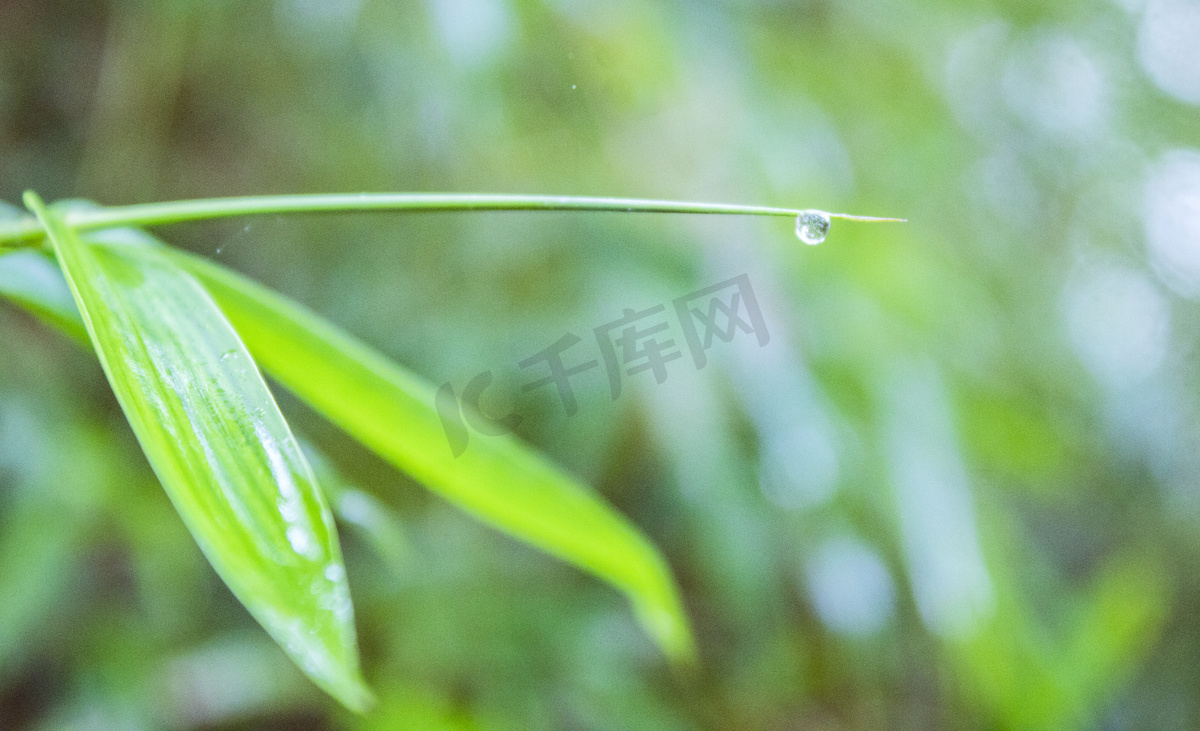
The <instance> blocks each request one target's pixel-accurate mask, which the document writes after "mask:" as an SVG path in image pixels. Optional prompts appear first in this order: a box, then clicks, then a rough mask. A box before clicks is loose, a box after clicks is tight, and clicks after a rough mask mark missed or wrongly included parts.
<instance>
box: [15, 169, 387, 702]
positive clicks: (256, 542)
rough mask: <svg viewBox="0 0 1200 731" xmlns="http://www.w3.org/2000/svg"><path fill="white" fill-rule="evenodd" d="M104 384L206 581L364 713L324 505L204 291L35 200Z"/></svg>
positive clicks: (346, 596)
mask: <svg viewBox="0 0 1200 731" xmlns="http://www.w3.org/2000/svg"><path fill="white" fill-rule="evenodd" d="M26 204H27V205H28V206H29V208H30V209H31V210H32V211H33V212H34V213H35V214H36V215H37V217H38V220H39V221H40V223H41V224H42V226H43V227H44V228H45V230H46V232H47V233H48V234H49V236H50V240H51V242H52V244H53V247H54V251H55V254H56V255H57V257H58V260H59V263H60V265H61V267H62V271H63V273H64V274H65V275H66V279H67V282H68V284H69V285H70V287H71V290H72V293H73V294H74V298H75V303H76V305H77V306H78V309H79V312H80V314H82V316H83V322H84V324H85V325H86V327H87V331H88V334H89V335H90V338H91V341H92V344H93V345H94V346H95V349H96V353H97V354H98V355H99V357H100V362H101V364H102V365H103V367H104V371H105V373H106V375H107V376H108V380H109V383H110V384H111V385H112V387H113V391H114V392H115V393H116V395H117V399H118V401H119V402H120V404H121V407H122V409H123V410H124V412H125V415H126V417H127V418H128V420H129V423H130V425H131V426H132V427H133V430H134V433H135V434H136V435H137V438H138V441H139V442H140V444H141V446H142V449H143V450H144V451H145V453H146V457H147V458H148V460H149V462H150V464H151V466H152V467H153V468H154V471H155V473H156V474H157V475H158V477H159V480H160V481H161V482H162V484H163V487H164V488H165V489H166V491H167V494H168V495H169V496H170V498H171V500H172V502H173V503H174V504H175V507H176V509H177V510H178V511H179V514H180V515H181V516H182V517H183V519H184V522H185V523H186V524H187V526H188V528H189V530H190V531H191V533H192V535H193V536H194V537H195V538H196V542H197V543H199V545H200V548H201V549H202V550H203V551H204V553H205V555H206V556H207V557H208V560H209V561H210V562H211V563H212V565H213V567H214V568H215V569H216V570H217V573H218V574H219V575H220V576H221V578H222V579H224V581H225V583H226V584H228V585H229V587H230V589H231V590H232V591H233V593H234V594H235V595H236V596H237V597H238V599H239V600H241V602H242V603H243V604H244V605H245V606H246V608H247V609H248V610H249V611H250V613H251V614H252V615H253V616H254V617H255V618H256V619H257V620H258V621H259V622H260V623H261V624H262V625H263V627H265V628H266V629H267V631H268V632H269V633H270V634H271V635H272V637H274V638H275V640H276V641H277V642H278V643H279V644H280V645H281V646H282V647H283V648H284V650H286V651H287V652H288V654H289V655H291V657H292V658H293V659H294V660H295V661H296V662H297V664H299V665H300V667H301V668H302V669H303V670H304V671H305V672H306V673H307V674H308V675H309V677H311V678H312V679H313V680H314V681H315V682H316V683H317V684H318V685H320V686H321V687H322V688H324V689H325V690H327V691H328V692H329V693H331V694H332V695H334V696H335V697H336V698H338V700H340V701H341V702H342V703H344V704H345V705H346V706H348V707H350V708H352V709H355V710H362V709H364V708H365V707H366V706H367V705H368V703H369V701H370V692H369V691H368V690H367V689H366V687H365V684H364V683H363V681H362V678H361V675H360V672H359V666H358V654H357V646H356V640H355V631H354V624H353V609H352V607H351V603H350V593H349V588H348V585H347V582H346V574H345V569H344V567H343V564H342V558H341V552H340V548H339V546H338V542H337V535H336V533H335V531H334V527H333V520H332V518H331V516H330V512H329V508H328V506H327V505H326V504H325V502H324V500H323V498H322V496H321V494H320V492H319V491H318V490H317V488H316V484H315V481H314V479H313V476H312V470H311V468H310V467H309V465H308V462H307V461H306V460H305V458H304V456H303V454H302V453H301V451H300V448H299V446H298V444H297V443H296V440H295V438H294V437H293V435H292V433H291V431H290V430H289V428H288V425H287V423H286V422H285V421H284V419H283V416H282V415H281V414H280V412H279V409H278V407H277V406H276V404H275V401H274V399H273V398H272V397H271V394H270V392H269V391H268V390H267V387H266V384H265V383H264V382H263V380H262V376H261V375H259V372H258V370H257V368H256V367H255V363H254V361H253V360H251V358H250V355H249V353H248V352H247V351H246V348H245V346H244V345H243V343H242V341H241V340H240V339H239V338H238V335H237V333H235V332H234V330H233V328H232V327H230V324H229V322H228V321H227V320H226V319H225V317H224V316H223V315H222V313H221V311H220V310H219V309H218V308H217V307H216V305H215V304H214V303H213V301H212V299H211V298H210V296H209V295H208V293H207V292H206V291H205V290H204V288H203V287H201V286H200V285H199V284H198V283H197V282H196V280H195V279H194V278H193V277H192V276H191V275H189V274H188V273H187V272H185V271H183V270H181V269H179V268H178V267H176V266H174V265H173V264H171V263H170V262H169V261H167V260H166V259H164V258H162V257H143V256H136V255H134V252H136V251H137V250H138V249H139V247H118V246H108V247H104V246H96V247H91V246H87V245H85V244H84V243H83V242H82V241H81V240H80V238H79V236H78V235H77V234H76V232H75V231H74V230H73V229H71V228H70V227H68V226H67V225H66V224H65V223H64V221H63V219H62V217H61V214H59V213H58V212H57V211H55V210H50V209H47V208H46V207H45V206H44V205H43V204H42V202H41V200H40V199H39V198H38V197H37V196H36V195H35V194H32V193H31V194H27V195H26Z"/></svg>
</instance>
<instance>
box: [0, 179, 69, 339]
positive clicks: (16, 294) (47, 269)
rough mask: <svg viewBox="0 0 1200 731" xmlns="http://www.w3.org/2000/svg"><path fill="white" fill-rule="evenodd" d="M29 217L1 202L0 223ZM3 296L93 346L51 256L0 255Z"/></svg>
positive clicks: (33, 252) (23, 251) (25, 252)
mask: <svg viewBox="0 0 1200 731" xmlns="http://www.w3.org/2000/svg"><path fill="white" fill-rule="evenodd" d="M27 215H28V214H26V213H25V212H24V211H22V210H21V209H19V208H16V207H15V206H11V205H9V204H7V203H5V202H4V201H0V223H4V222H11V221H18V220H21V219H23V218H25V217H26V216H27ZM0 297H4V298H6V299H9V300H11V301H12V302H13V303H15V304H17V305H19V306H21V307H22V308H24V309H25V310H27V311H28V312H29V313H30V314H32V315H33V316H34V317H36V318H38V319H39V320H41V321H43V322H45V323H46V324H48V325H51V326H52V327H55V328H57V329H59V330H61V331H63V332H64V333H66V334H67V335H68V336H70V337H71V339H73V340H75V341H76V342H78V343H81V344H83V345H86V346H87V347H89V348H90V347H91V343H90V342H89V341H88V335H87V330H85V329H84V327H83V320H81V319H79V311H78V310H77V309H75V302H74V300H72V298H71V290H70V289H69V288H68V287H67V283H66V281H65V280H64V279H63V276H62V272H60V271H59V269H58V265H57V264H55V263H54V258H53V257H52V256H47V255H46V253H45V252H42V251H36V250H33V249H17V250H14V251H8V252H0Z"/></svg>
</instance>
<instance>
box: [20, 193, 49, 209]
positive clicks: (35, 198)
mask: <svg viewBox="0 0 1200 731" xmlns="http://www.w3.org/2000/svg"><path fill="white" fill-rule="evenodd" d="M21 200H23V201H25V207H26V208H28V209H29V210H31V211H33V212H34V213H38V212H39V211H41V210H44V209H45V208H46V204H45V203H43V202H42V197H41V196H40V195H38V194H37V191H34V190H27V191H25V193H24V194H23V195H22V196H21Z"/></svg>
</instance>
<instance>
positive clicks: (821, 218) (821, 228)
mask: <svg viewBox="0 0 1200 731" xmlns="http://www.w3.org/2000/svg"><path fill="white" fill-rule="evenodd" d="M829 225H830V221H829V215H828V214H826V213H822V212H821V211H802V212H801V213H800V215H799V216H796V238H798V239H800V240H801V241H803V242H804V243H806V244H808V245H809V246H815V245H816V244H819V243H821V242H822V241H824V240H825V237H826V236H828V235H829Z"/></svg>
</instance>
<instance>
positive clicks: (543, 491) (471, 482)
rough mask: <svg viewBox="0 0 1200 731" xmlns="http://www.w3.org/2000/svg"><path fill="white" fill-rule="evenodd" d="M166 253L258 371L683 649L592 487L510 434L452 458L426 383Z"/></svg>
mask: <svg viewBox="0 0 1200 731" xmlns="http://www.w3.org/2000/svg"><path fill="white" fill-rule="evenodd" d="M164 251H166V252H167V255H168V256H169V257H170V258H171V259H172V260H173V261H176V262H178V263H179V264H180V265H181V266H182V267H184V268H185V269H187V270H188V271H190V272H191V273H192V274H194V275H196V276H197V277H198V278H199V279H200V281H201V282H202V283H203V284H204V286H205V287H206V288H207V289H208V290H209V292H211V293H212V295H213V297H214V298H215V299H216V300H217V302H218V303H219V304H220V306H221V308H222V309H223V310H225V314H226V315H227V316H228V317H229V319H230V321H231V322H232V323H233V325H234V327H236V328H237V330H238V332H239V333H240V334H241V336H242V337H243V338H244V339H245V341H246V344H247V346H248V347H249V348H250V349H251V351H252V352H253V353H254V355H255V358H257V360H258V362H259V363H260V364H261V365H262V367H263V368H264V369H265V370H266V371H267V372H268V373H270V374H271V375H272V376H273V377H275V378H276V379H278V380H279V381H280V382H281V383H283V384H284V385H285V386H286V387H287V388H289V389H290V390H291V391H292V392H294V393H295V394H296V395H297V396H299V397H300V398H301V399H303V400H304V401H306V402H308V403H309V404H310V405H311V406H312V407H313V408H315V409H316V410H317V411H319V412H321V413H322V414H324V415H325V416H326V417H327V418H328V419H330V420H331V421H333V422H334V423H335V424H337V425H338V426H340V427H341V428H342V429H344V430H345V431H346V432H347V433H349V434H351V435H352V436H354V437H355V438H356V439H358V440H359V441H361V442H362V443H363V444H365V445H366V446H367V447H369V448H370V449H372V450H374V451H375V452H377V453H378V454H379V455H380V456H382V457H383V458H385V459H387V460H388V461H390V462H391V463H392V464H394V465H395V466H397V467H399V468H400V469H402V470H404V471H405V472H408V473H409V474H411V475H413V476H414V477H415V478H416V479H418V480H420V481H421V482H422V483H424V484H425V485H426V486H427V487H429V488H430V489H431V490H433V491H435V492H437V493H438V494H439V495H441V496H443V497H445V498H446V499H447V500H449V501H451V502H452V503H454V504H455V505H458V506H459V507H460V508H462V509H463V510H466V511H467V512H469V513H471V514H473V515H475V516H476V517H478V518H479V519H481V520H483V521H485V522H487V523H489V524H491V525H493V526H496V527H497V528H500V529H502V530H504V531H506V532H508V533H509V534H510V535H513V536H515V537H517V538H520V539H522V540H525V541H527V542H529V543H531V544H533V545H535V546H537V547H539V548H541V549H542V550H545V551H547V552H549V553H551V554H553V555H555V556H558V557H559V558H561V559H564V560H566V561H569V562H571V563H574V564H575V565H577V566H580V567H582V568H584V569H587V570H589V571H591V572H592V573H594V574H596V575H597V576H599V577H600V578H602V579H604V580H605V581H607V582H609V583H611V584H612V585H614V586H616V587H617V588H619V589H620V590H621V591H623V592H625V594H626V595H627V596H628V597H629V599H630V601H631V602H632V604H633V607H634V610H635V611H636V613H637V615H638V617H639V619H640V620H641V622H642V623H643V625H644V626H645V627H646V629H647V630H648V631H649V633H650V634H651V636H652V637H654V638H655V640H656V641H657V642H658V643H659V645H660V646H661V647H662V649H663V651H664V652H665V653H666V654H667V655H668V656H669V657H671V658H672V659H675V660H686V659H688V658H690V657H691V655H692V652H693V648H692V639H691V633H690V630H689V628H688V623H687V617H686V615H685V614H684V611H683V608H682V606H681V603H680V601H679V597H678V594H677V592H676V589H675V584H674V581H673V579H672V578H671V574H670V572H669V570H668V569H667V566H666V562H665V561H664V560H663V558H662V556H661V555H660V554H659V552H658V550H657V549H655V547H654V546H653V545H652V544H651V543H650V542H649V541H648V540H647V539H646V538H645V537H644V536H643V535H642V534H641V533H640V532H639V531H638V530H637V529H636V528H635V527H634V526H632V525H631V524H630V523H629V522H628V521H627V520H626V519H625V518H623V517H622V516H621V515H620V514H619V513H617V512H616V511H615V510H614V509H613V508H612V507H610V506H609V505H608V504H606V503H605V502H604V501H603V500H602V499H601V498H600V497H599V496H598V495H596V494H595V493H593V492H592V491H591V490H589V489H587V488H586V487H584V486H583V485H581V484H579V483H578V482H577V481H575V480H574V479H572V478H571V477H569V476H567V475H566V474H564V473H563V472H562V471H560V470H558V469H557V468H555V467H554V466H553V465H551V464H550V463H548V462H547V461H546V460H545V459H543V458H542V457H540V456H539V455H537V454H536V453H535V452H533V451H532V450H530V449H529V448H527V447H525V446H523V445H522V444H521V443H520V442H518V441H517V440H515V439H512V438H510V437H479V438H477V439H473V440H471V442H470V445H469V447H468V448H467V449H466V450H465V451H464V452H463V453H462V455H461V456H460V457H458V458H457V459H456V458H454V457H453V455H452V453H451V450H450V447H449V446H448V444H447V442H446V433H445V431H444V430H443V427H442V423H441V421H440V418H439V415H438V412H437V410H436V409H435V407H434V394H435V392H434V389H433V387H432V386H430V385H429V384H426V383H424V382H423V381H421V380H420V379H419V378H417V377H415V376H413V375H412V374H410V373H408V372H406V371H404V370H403V369H401V368H400V367H398V366H396V365H395V364H394V363H392V362H390V361H389V360H387V359H386V358H384V357H383V356H382V355H380V354H378V353H376V352H375V351H373V350H371V349H370V348H368V347H367V346H366V345H364V344H363V343H361V342H359V341H357V340H355V339H354V338H352V337H350V336H349V335H347V334H345V333H344V332H342V331H340V330H338V329H337V328H335V327H333V326H332V325H330V324H329V323H327V322H325V321H323V320H321V319H320V318H318V317H317V316H316V315H314V314H313V313H311V312H309V311H307V310H305V309H304V308H302V307H301V306H300V305H298V304H296V303H294V302H292V301H290V300H288V299H286V298H284V297H281V296H280V295H277V294H275V293H274V292H271V291H269V290H267V289H265V288H264V287H262V286H260V285H258V284H256V283H254V282H251V281H249V280H247V279H246V278H244V277H242V276H240V275H238V274H235V273H234V272H231V271H229V270H227V269H224V268H222V267H219V266H217V265H215V264H212V263H210V262H208V261H205V260H203V259H200V258H197V257H194V256H190V255H187V254H184V253H182V252H178V251H174V250H170V249H165V250H164Z"/></svg>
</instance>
